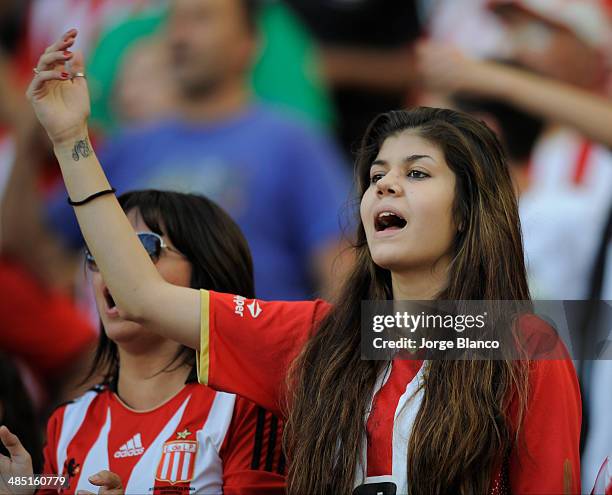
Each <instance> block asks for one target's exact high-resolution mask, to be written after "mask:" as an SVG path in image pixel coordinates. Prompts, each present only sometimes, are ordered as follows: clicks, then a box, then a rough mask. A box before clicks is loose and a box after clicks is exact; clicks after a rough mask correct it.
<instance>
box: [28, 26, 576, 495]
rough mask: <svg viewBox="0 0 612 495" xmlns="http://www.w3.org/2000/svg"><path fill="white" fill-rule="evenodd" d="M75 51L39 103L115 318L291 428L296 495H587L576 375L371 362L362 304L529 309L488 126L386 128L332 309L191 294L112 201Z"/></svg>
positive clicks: (50, 74)
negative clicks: (175, 345)
mask: <svg viewBox="0 0 612 495" xmlns="http://www.w3.org/2000/svg"><path fill="white" fill-rule="evenodd" d="M75 36H76V32H74V31H70V32H68V33H67V34H66V37H65V38H64V39H63V40H60V41H59V42H58V43H56V44H55V45H53V46H51V47H50V48H49V49H48V50H47V53H46V54H44V55H43V56H42V57H41V59H40V62H39V65H38V67H37V70H38V74H37V76H36V77H35V78H34V80H33V82H32V84H31V86H30V88H29V91H28V94H29V98H30V100H31V101H32V104H33V106H34V108H35V111H36V113H37V115H38V118H39V119H40V121H41V123H42V124H43V126H44V127H45V129H46V130H47V133H48V135H49V137H50V138H51V140H52V142H53V144H54V149H55V153H56V156H57V158H58V161H59V163H60V166H61V169H62V173H63V177H64V181H65V183H66V186H67V189H68V193H69V196H70V199H71V201H72V204H74V205H75V206H76V208H75V211H76V214H77V217H78V220H79V224H80V226H81V230H82V232H83V235H84V237H85V239H86V241H87V244H88V245H89V247H90V248H91V250H92V252H93V253H94V255H95V257H96V260H97V262H98V264H99V266H100V270H101V271H102V273H103V274H104V278H105V281H106V283H107V284H108V287H109V290H110V293H111V294H112V296H113V298H114V300H115V301H116V303H117V307H118V311H119V313H120V314H121V315H122V317H124V318H126V319H128V320H132V321H137V322H141V323H143V324H144V325H145V326H147V328H152V329H155V331H156V332H158V333H159V334H160V335H163V336H165V337H166V338H170V339H173V340H176V341H177V342H181V343H182V344H184V345H187V346H189V347H191V348H194V349H197V350H198V351H199V378H200V381H201V382H202V383H207V384H209V385H210V386H212V387H213V388H215V389H219V390H226V391H232V392H235V393H239V394H241V395H243V396H245V397H249V398H250V399H252V400H253V401H255V402H257V403H259V404H261V405H263V406H266V407H269V408H272V409H273V410H275V411H278V412H282V413H285V414H286V415H287V416H288V431H287V432H286V446H287V455H288V457H289V458H290V460H291V462H290V467H289V493H292V494H296V495H302V494H306V493H308V494H313V493H314V494H328V493H334V494H336V493H338V494H345V493H350V492H351V491H353V490H354V493H356V494H370V493H372V494H373V493H384V494H396V493H407V492H408V491H410V492H411V493H418V494H432V495H433V494H441V493H463V494H482V493H489V492H493V493H507V492H513V493H579V492H580V481H579V465H578V459H579V456H578V441H579V438H578V437H579V428H580V400H579V393H578V386H577V381H576V376H575V372H574V369H573V365H572V363H571V361H569V360H548V361H537V362H526V361H520V360H515V361H513V360H510V359H503V360H488V361H487V360H480V361H470V360H466V361H450V360H446V361H445V360H438V361H434V360H431V361H425V362H423V361H416V360H408V361H401V360H397V359H394V360H392V361H389V362H384V361H367V360H362V359H361V351H360V303H361V301H363V300H427V299H429V300H433V299H440V300H451V301H455V300H518V301H520V300H528V299H529V293H528V289H527V282H526V277H525V267H524V260H523V250H522V246H521V235H520V225H519V219H518V213H517V207H516V200H515V197H514V192H513V187H512V183H511V180H510V176H509V173H508V169H507V166H506V163H505V161H504V158H503V153H502V151H501V148H500V145H499V143H498V141H497V139H496V138H495V136H494V134H493V133H492V132H491V131H490V130H489V129H488V128H487V127H486V126H485V125H483V124H482V123H480V122H478V121H476V120H474V119H473V118H471V117H469V116H467V115H464V114H461V113H458V112H453V111H450V110H440V109H429V108H421V109H415V110H413V111H402V112H390V113H387V114H383V115H382V116H380V117H378V118H377V119H376V120H375V121H374V122H373V123H372V125H371V126H370V128H369V130H368V131H367V133H366V136H365V138H364V140H363V146H362V149H361V153H360V155H359V158H358V160H357V174H358V177H357V178H358V184H359V193H360V220H361V222H360V225H359V230H358V242H357V245H356V248H355V249H356V264H355V267H354V269H353V271H352V273H351V275H350V276H349V278H348V279H347V280H346V282H345V284H344V290H343V292H342V294H341V296H340V298H339V300H338V302H337V304H336V305H335V306H330V305H328V304H327V303H325V302H323V301H314V302H297V303H289V302H264V301H259V300H256V299H245V298H244V297H240V296H233V295H231V294H221V293H218V292H214V291H207V290H202V291H195V290H192V289H186V288H184V287H178V286H175V285H172V284H169V283H167V282H166V281H164V280H163V278H162V277H160V276H159V274H158V273H157V271H156V270H155V269H154V266H153V265H152V264H151V263H150V261H149V259H148V258H147V257H146V256H144V255H143V253H142V248H141V246H139V244H138V243H137V242H136V239H135V238H134V236H133V235H132V232H131V229H130V228H129V225H128V224H127V222H126V219H125V215H124V213H123V211H122V209H121V208H120V206H119V205H118V203H117V201H116V200H115V198H114V197H113V195H112V194H111V193H112V190H111V188H110V185H109V184H108V181H107V180H106V178H105V176H104V173H103V171H102V168H101V167H100V164H99V163H98V161H97V159H96V157H95V154H94V153H93V151H92V149H91V146H90V143H89V139H88V134H87V123H86V122H87V116H88V93H87V84H86V81H85V79H84V78H83V77H81V76H82V75H83V74H82V73H81V72H80V71H82V70H83V60H82V57H81V56H80V55H79V54H76V55H75V57H74V63H73V65H72V67H71V73H67V72H64V71H65V70H66V69H65V68H64V65H63V61H64V58H63V54H62V53H63V50H66V48H68V47H69V46H71V44H72V43H73V41H74V37H75ZM287 187H289V188H290V187H299V184H287ZM330 214H334V212H330ZM102 226H103V228H101V227H102ZM118 246H121V251H120V253H121V256H118V253H119V251H118ZM292 363H293V364H292ZM287 378H288V380H289V381H288V382H287V381H286V379H287ZM285 406H287V407H285Z"/></svg>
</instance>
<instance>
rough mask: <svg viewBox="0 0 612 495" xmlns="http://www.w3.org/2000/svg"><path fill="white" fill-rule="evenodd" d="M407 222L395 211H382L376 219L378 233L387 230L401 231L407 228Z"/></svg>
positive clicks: (375, 226)
mask: <svg viewBox="0 0 612 495" xmlns="http://www.w3.org/2000/svg"><path fill="white" fill-rule="evenodd" d="M406 223H407V222H406V220H405V219H404V218H403V217H402V216H400V215H399V214H397V213H395V212H393V211H381V212H380V213H379V214H378V215H376V218H375V219H374V228H375V229H376V232H383V231H385V230H401V229H403V228H404V227H405V226H406Z"/></svg>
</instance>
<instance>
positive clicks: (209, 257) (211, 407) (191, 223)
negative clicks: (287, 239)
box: [0, 191, 285, 494]
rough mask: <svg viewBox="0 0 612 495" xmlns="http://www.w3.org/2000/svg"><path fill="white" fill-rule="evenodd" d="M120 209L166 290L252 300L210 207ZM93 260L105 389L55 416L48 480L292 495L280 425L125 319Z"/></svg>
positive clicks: (179, 204)
mask: <svg viewBox="0 0 612 495" xmlns="http://www.w3.org/2000/svg"><path fill="white" fill-rule="evenodd" d="M119 204H120V205H121V207H122V208H123V210H124V211H125V212H126V215H127V217H128V218H129V220H130V223H131V224H132V227H133V229H134V230H135V231H136V232H137V236H138V238H139V240H140V242H141V245H142V246H143V248H144V249H145V250H146V252H147V253H148V255H149V257H150V259H151V260H152V261H153V262H154V263H155V267H156V268H157V271H158V273H159V274H160V275H161V276H162V277H163V279H164V280H166V281H167V282H168V283H171V284H175V285H177V286H183V287H192V288H194V289H199V288H216V289H218V290H222V291H230V292H237V293H245V294H248V295H249V297H253V296H254V285H253V268H252V263H251V256H250V253H249V249H248V245H247V243H246V240H245V239H244V237H243V236H242V233H241V232H240V230H239V228H238V226H237V225H236V224H235V223H234V222H233V221H232V220H231V218H230V217H229V216H228V215H227V214H226V213H225V212H224V211H223V210H222V209H221V208H220V207H218V206H217V205H216V204H214V203H213V202H212V201H210V200H208V199H206V198H204V197H201V196H197V195H190V194H182V193H175V192H165V191H137V192H131V193H127V194H124V195H123V196H121V197H120V198H119ZM86 260H87V267H88V271H89V272H90V273H91V277H92V284H93V289H94V294H95V299H96V305H97V307H98V311H99V314H100V319H101V323H102V329H101V332H100V338H99V339H100V340H99V344H98V348H97V352H96V356H95V360H94V362H93V364H92V367H91V372H90V377H92V376H98V375H103V376H104V380H103V384H102V385H100V386H98V387H96V388H94V389H93V390H90V391H89V392H87V393H85V394H84V395H83V396H81V397H79V398H78V399H76V400H74V401H72V402H71V403H69V404H66V405H63V406H61V407H59V408H58V409H57V410H56V411H55V412H54V413H53V415H52V416H51V418H50V420H49V422H48V427H47V445H46V447H45V449H44V457H45V469H44V472H45V474H49V475H56V476H65V477H66V478H68V480H69V483H70V488H69V489H68V490H66V491H65V492H64V493H76V492H77V491H81V490H93V489H94V488H95V487H96V486H100V485H101V486H104V487H105V488H106V489H121V485H123V486H124V487H125V492H126V493H179V492H180V493H183V492H184V491H188V490H192V491H194V492H197V493H240V494H242V493H279V494H280V493H284V489H285V483H284V477H283V476H282V471H283V466H282V462H283V461H282V460H281V458H280V455H281V454H280V441H279V442H278V443H277V444H275V442H273V441H270V440H269V438H270V435H279V438H280V431H279V421H278V420H277V418H276V417H275V416H272V415H271V414H270V413H267V412H266V411H264V410H263V409H261V408H258V407H257V406H255V405H254V404H253V403H251V402H249V401H247V400H245V399H242V398H239V397H236V396H235V395H233V394H227V393H223V392H215V391H214V390H212V389H210V388H208V387H205V386H202V385H199V384H198V383H197V377H196V372H195V365H196V362H195V361H196V360H195V355H194V353H193V351H192V350H191V349H189V348H187V347H185V346H182V345H180V344H178V343H176V342H174V341H172V340H169V339H167V338H164V337H160V336H159V335H157V334H156V333H154V332H153V331H152V330H151V329H149V328H148V326H147V324H140V323H135V322H132V321H129V320H125V319H123V318H122V317H121V315H120V314H119V311H118V309H117V307H116V305H115V302H114V300H113V298H112V296H111V295H110V293H109V291H108V289H107V287H106V284H105V281H104V279H103V277H102V276H101V274H100V272H99V270H98V267H97V265H96V261H95V258H94V257H93V256H92V255H91V253H90V252H89V251H88V250H86ZM88 378H89V377H88ZM264 430H265V431H266V435H264ZM0 437H2V440H4V439H5V438H7V437H6V431H4V432H0ZM9 443H10V442H9ZM268 458H270V459H271V460H270V461H268ZM5 462H6V459H5ZM279 463H280V465H279ZM96 477H97V478H98V479H97V480H96V479H95V478H96Z"/></svg>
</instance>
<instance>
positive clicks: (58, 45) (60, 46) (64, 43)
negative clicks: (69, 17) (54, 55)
mask: <svg viewBox="0 0 612 495" xmlns="http://www.w3.org/2000/svg"><path fill="white" fill-rule="evenodd" d="M76 35H77V30H76V29H70V30H68V31H66V32H65V33H64V34H63V35H62V37H61V38H60V39H59V40H58V41H56V42H55V43H53V44H52V45H50V46H49V47H47V49H46V50H45V53H49V52H57V51H61V50H65V49H66V48H68V47H69V46H72V45H73V44H74V39H75V38H76Z"/></svg>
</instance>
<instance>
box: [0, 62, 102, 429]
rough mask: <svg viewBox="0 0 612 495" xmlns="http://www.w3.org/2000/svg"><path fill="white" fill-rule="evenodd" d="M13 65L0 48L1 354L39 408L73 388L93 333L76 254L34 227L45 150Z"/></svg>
mask: <svg viewBox="0 0 612 495" xmlns="http://www.w3.org/2000/svg"><path fill="white" fill-rule="evenodd" d="M14 67H15V66H14V64H13V62H12V61H10V60H9V59H8V58H5V57H4V56H3V54H2V52H1V51H0V87H1V88H0V126H4V127H5V128H6V129H7V131H6V134H5V135H4V136H3V138H2V137H0V176H1V177H0V202H1V203H0V287H2V297H1V298H0V352H4V353H6V354H8V355H10V356H11V357H12V358H14V359H16V360H18V361H19V363H20V367H19V371H20V372H21V373H22V375H23V376H22V378H23V380H24V383H25V384H26V386H27V389H28V393H29V394H30V396H31V399H32V402H33V403H34V406H35V407H36V409H37V411H39V412H44V411H45V410H46V409H47V408H49V407H50V406H52V405H54V404H56V403H57V402H63V401H65V400H68V399H70V398H72V397H74V394H76V393H77V389H78V383H79V382H80V381H81V380H82V374H81V373H80V371H82V370H83V369H84V368H85V366H86V363H87V361H88V359H89V357H90V356H89V354H88V351H90V350H92V349H93V346H94V343H95V340H96V336H97V332H96V330H95V329H94V327H93V326H92V325H91V323H90V322H89V321H88V320H87V318H86V316H85V315H84V312H83V311H81V310H80V309H79V308H78V307H77V305H76V304H75V302H74V301H73V300H72V298H71V291H72V286H73V283H74V279H75V268H76V267H77V266H79V265H78V260H77V258H75V257H65V256H61V257H57V256H55V255H56V254H57V253H62V252H63V250H62V248H61V246H59V245H58V244H51V243H50V242H48V237H46V236H44V235H41V229H39V228H37V222H40V214H39V210H40V208H39V204H40V199H41V196H43V194H44V187H42V184H43V182H44V181H43V180H42V179H44V178H45V174H44V171H45V169H44V165H45V161H46V158H47V157H48V156H50V154H51V151H50V147H49V146H48V144H47V141H46V139H40V138H41V137H43V131H42V129H41V128H40V126H39V125H38V123H37V122H36V121H35V119H34V115H33V114H32V112H30V111H29V110H28V108H27V107H25V108H24V104H25V97H24V94H23V92H22V91H21V90H20V89H19V87H18V85H17V84H16V82H15V80H14V79H15V78H14V77H13V76H14V72H13V70H14ZM30 151H31V153H30ZM26 155H27V158H26ZM5 178H6V179H5ZM5 180H7V181H8V185H7V188H6V190H5V187H4V186H5V182H4V181H5ZM4 193H6V194H4ZM80 266H81V267H82V264H81V265H80ZM33 428H34V426H33Z"/></svg>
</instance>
